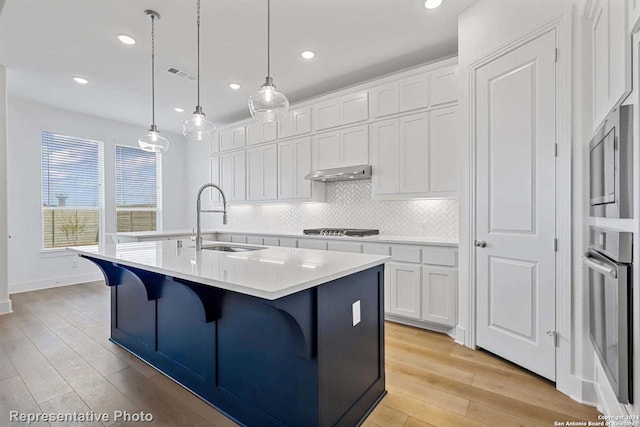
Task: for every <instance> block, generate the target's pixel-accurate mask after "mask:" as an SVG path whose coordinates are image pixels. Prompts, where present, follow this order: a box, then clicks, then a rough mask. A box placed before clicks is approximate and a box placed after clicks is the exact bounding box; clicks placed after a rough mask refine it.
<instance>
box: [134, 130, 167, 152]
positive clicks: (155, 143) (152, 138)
mask: <svg viewBox="0 0 640 427" xmlns="http://www.w3.org/2000/svg"><path fill="white" fill-rule="evenodd" d="M138 146H139V147H140V148H141V149H142V150H144V151H150V152H152V153H166V152H167V150H168V149H169V140H168V139H167V138H165V137H164V136H162V135H160V132H158V129H157V128H156V127H155V126H151V127H150V128H149V132H147V133H146V134H145V135H143V136H141V137H140V138H139V139H138Z"/></svg>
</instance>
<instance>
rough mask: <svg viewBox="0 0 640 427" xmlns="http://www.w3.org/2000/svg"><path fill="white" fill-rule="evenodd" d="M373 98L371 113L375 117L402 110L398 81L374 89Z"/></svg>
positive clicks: (372, 91)
mask: <svg viewBox="0 0 640 427" xmlns="http://www.w3.org/2000/svg"><path fill="white" fill-rule="evenodd" d="M371 98H372V99H371V114H372V115H373V117H375V118H378V117H384V116H389V115H391V114H396V113H399V112H400V95H399V89H398V83H390V84H386V85H383V86H378V87H376V88H374V89H372V90H371Z"/></svg>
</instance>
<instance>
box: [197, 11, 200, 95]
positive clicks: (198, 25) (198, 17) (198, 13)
mask: <svg viewBox="0 0 640 427" xmlns="http://www.w3.org/2000/svg"><path fill="white" fill-rule="evenodd" d="M197 28H198V30H197V46H198V47H197V49H198V55H197V57H198V107H199V106H200V0H198V3H197Z"/></svg>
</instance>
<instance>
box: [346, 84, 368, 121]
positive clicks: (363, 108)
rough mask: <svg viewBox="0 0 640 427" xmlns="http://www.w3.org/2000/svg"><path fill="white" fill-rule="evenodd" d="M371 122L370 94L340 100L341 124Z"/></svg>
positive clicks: (350, 96)
mask: <svg viewBox="0 0 640 427" xmlns="http://www.w3.org/2000/svg"><path fill="white" fill-rule="evenodd" d="M365 120H369V92H366V91H365V92H360V93H356V94H353V95H348V96H345V97H342V98H341V99H340V124H341V125H348V124H351V123H357V122H362V121H365Z"/></svg>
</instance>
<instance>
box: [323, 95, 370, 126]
mask: <svg viewBox="0 0 640 427" xmlns="http://www.w3.org/2000/svg"><path fill="white" fill-rule="evenodd" d="M368 119H369V92H368V91H364V92H358V93H355V94H351V95H346V96H343V97H340V98H335V99H331V100H328V101H324V102H321V103H319V104H316V105H315V106H314V107H313V129H314V130H315V131H320V130H323V129H330V128H333V127H337V126H340V125H348V124H351V123H357V122H362V121H365V120H368Z"/></svg>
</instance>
